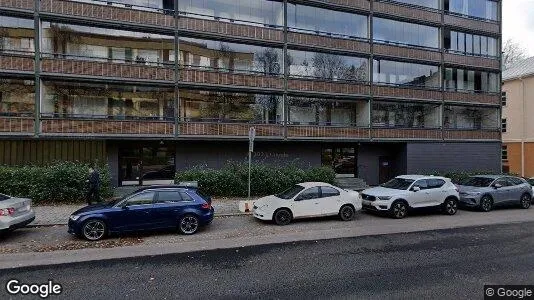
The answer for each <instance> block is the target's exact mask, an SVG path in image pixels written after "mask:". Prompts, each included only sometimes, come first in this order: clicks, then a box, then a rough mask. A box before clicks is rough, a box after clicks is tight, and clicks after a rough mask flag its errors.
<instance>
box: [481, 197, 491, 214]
mask: <svg viewBox="0 0 534 300" xmlns="http://www.w3.org/2000/svg"><path fill="white" fill-rule="evenodd" d="M492 208H493V199H491V197H490V196H483V197H482V199H480V209H481V210H482V211H484V212H488V211H490V210H491V209H492Z"/></svg>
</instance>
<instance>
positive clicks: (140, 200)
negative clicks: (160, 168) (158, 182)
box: [126, 192, 156, 206]
mask: <svg viewBox="0 0 534 300" xmlns="http://www.w3.org/2000/svg"><path fill="white" fill-rule="evenodd" d="M155 194H156V193H155V192H142V193H141V194H137V195H134V196H132V197H131V198H129V199H128V200H126V205H127V206H132V205H144V204H152V200H153V199H154V195H155Z"/></svg>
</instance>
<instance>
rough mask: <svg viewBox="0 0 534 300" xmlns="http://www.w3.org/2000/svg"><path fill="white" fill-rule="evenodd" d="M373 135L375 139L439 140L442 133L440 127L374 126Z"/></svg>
mask: <svg viewBox="0 0 534 300" xmlns="http://www.w3.org/2000/svg"><path fill="white" fill-rule="evenodd" d="M372 137H373V138H374V139H410V140H411V139H416V140H439V139H441V138H442V135H441V129H439V128H397V127H383V128H373V129H372Z"/></svg>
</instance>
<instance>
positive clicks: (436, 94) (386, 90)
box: [373, 85, 441, 100]
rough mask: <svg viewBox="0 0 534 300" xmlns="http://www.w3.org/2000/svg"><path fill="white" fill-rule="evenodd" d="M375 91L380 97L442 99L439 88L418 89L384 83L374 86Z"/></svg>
mask: <svg viewBox="0 0 534 300" xmlns="http://www.w3.org/2000/svg"><path fill="white" fill-rule="evenodd" d="M373 93H374V96H378V97H399V98H413V99H429V100H441V92H440V91H437V90H418V89H411V88H400V87H394V86H387V85H384V86H373Z"/></svg>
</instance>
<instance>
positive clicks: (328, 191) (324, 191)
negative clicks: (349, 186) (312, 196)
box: [321, 186, 339, 198]
mask: <svg viewBox="0 0 534 300" xmlns="http://www.w3.org/2000/svg"><path fill="white" fill-rule="evenodd" d="M321 196H322V197H323V198H325V197H334V196H339V191H338V190H336V189H335V188H332V187H329V186H322V187H321Z"/></svg>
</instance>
